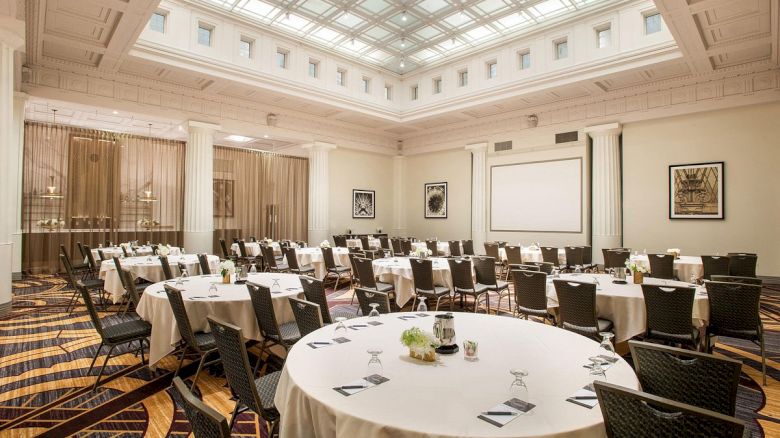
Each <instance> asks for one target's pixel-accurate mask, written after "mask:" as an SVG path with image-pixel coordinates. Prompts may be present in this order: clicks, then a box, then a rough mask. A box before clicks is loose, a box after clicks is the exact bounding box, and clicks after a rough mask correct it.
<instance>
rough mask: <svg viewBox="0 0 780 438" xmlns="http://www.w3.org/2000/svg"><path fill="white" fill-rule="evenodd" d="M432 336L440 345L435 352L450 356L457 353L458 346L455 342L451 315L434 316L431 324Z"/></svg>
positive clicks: (453, 320) (453, 323) (453, 321)
mask: <svg viewBox="0 0 780 438" xmlns="http://www.w3.org/2000/svg"><path fill="white" fill-rule="evenodd" d="M433 335H434V336H436V339H438V340H439V342H440V343H441V347H439V348H437V349H436V351H437V352H438V353H440V354H452V353H455V352H457V351H458V344H456V341H455V317H454V316H453V315H452V313H445V314H443V315H436V319H435V321H434V322H433Z"/></svg>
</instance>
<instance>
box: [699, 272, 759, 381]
mask: <svg viewBox="0 0 780 438" xmlns="http://www.w3.org/2000/svg"><path fill="white" fill-rule="evenodd" d="M704 284H705V286H706V287H707V295H708V296H709V305H710V321H709V325H708V326H707V351H709V352H712V342H711V339H712V337H714V336H724V337H729V338H737V339H745V340H748V341H751V342H753V343H755V344H757V345H758V346H759V347H760V349H761V376H762V378H763V384H764V385H766V350H765V348H764V325H763V323H762V322H761V315H760V313H759V309H760V306H761V286H759V285H755V284H744V283H727V282H720V281H705V282H704Z"/></svg>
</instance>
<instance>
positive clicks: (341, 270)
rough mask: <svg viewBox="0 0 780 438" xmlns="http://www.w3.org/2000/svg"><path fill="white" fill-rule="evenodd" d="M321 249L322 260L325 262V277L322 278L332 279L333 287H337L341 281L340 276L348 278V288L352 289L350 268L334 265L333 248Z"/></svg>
mask: <svg viewBox="0 0 780 438" xmlns="http://www.w3.org/2000/svg"><path fill="white" fill-rule="evenodd" d="M321 250H322V260H323V261H324V262H325V278H324V279H323V281H324V280H327V279H328V277H330V278H333V277H334V276H335V279H334V283H333V289H338V287H339V282H340V281H341V278H342V277H347V278H349V288H350V289H352V269H351V268H350V267H349V266H338V265H336V259H335V258H334V257H333V248H327V247H326V248H321Z"/></svg>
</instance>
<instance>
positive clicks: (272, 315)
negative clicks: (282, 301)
mask: <svg viewBox="0 0 780 438" xmlns="http://www.w3.org/2000/svg"><path fill="white" fill-rule="evenodd" d="M246 287H247V289H248V290H249V298H251V299H252V309H253V310H254V311H255V318H257V325H258V326H259V327H260V333H261V334H262V335H263V337H264V338H277V339H279V340H281V339H282V334H281V330H279V323H278V322H277V321H276V312H275V311H274V303H273V299H272V298H271V289H269V288H268V287H266V286H263V285H262V284H257V283H252V282H250V281H248V282H247V283H246Z"/></svg>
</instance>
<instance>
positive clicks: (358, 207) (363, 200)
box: [352, 189, 376, 219]
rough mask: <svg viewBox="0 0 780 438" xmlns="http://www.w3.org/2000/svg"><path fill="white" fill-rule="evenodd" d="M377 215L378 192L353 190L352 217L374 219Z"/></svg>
mask: <svg viewBox="0 0 780 438" xmlns="http://www.w3.org/2000/svg"><path fill="white" fill-rule="evenodd" d="M374 217H376V192H374V191H373V190H360V189H353V190H352V218H353V219H374Z"/></svg>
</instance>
